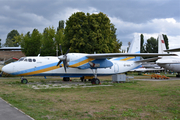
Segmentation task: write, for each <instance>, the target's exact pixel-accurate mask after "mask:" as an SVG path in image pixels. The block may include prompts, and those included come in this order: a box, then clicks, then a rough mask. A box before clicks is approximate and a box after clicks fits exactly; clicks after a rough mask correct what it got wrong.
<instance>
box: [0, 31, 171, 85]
mask: <svg viewBox="0 0 180 120" xmlns="http://www.w3.org/2000/svg"><path fill="white" fill-rule="evenodd" d="M60 50H61V54H62V55H61V56H59V57H51V56H46V57H40V56H38V57H23V58H20V59H19V61H17V62H14V63H10V64H7V65H6V66H4V67H3V68H2V71H3V72H5V73H9V74H11V75H16V76H21V82H22V83H27V82H28V81H27V79H25V78H23V77H22V76H60V77H63V80H65V81H68V80H69V78H70V77H83V76H86V77H87V76H90V77H93V76H94V78H93V79H92V80H91V82H92V83H94V84H99V83H100V80H99V79H98V78H97V76H108V75H113V74H118V73H124V72H127V71H129V70H131V69H135V68H138V67H139V66H141V62H143V61H145V62H147V61H148V60H140V57H139V56H164V55H165V56H166V55H170V54H158V53H140V35H139V34H138V35H136V36H135V39H134V40H133V42H132V44H131V47H130V49H129V53H105V54H83V53H68V52H69V50H68V51H67V52H66V54H64V55H63V52H62V48H61V46H60ZM171 55H172V54H171ZM173 55H174V54H173ZM127 56H128V57H127ZM130 56H138V57H130ZM114 57H115V58H114ZM151 59H152V58H151ZM153 59H154V58H153ZM156 59H157V58H156ZM58 61H59V62H58ZM61 62H62V63H63V64H61ZM63 67H64V68H63Z"/></svg>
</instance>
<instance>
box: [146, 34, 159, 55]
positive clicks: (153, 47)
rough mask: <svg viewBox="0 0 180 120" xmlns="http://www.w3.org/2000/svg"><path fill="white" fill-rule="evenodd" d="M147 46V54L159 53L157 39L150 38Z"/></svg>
mask: <svg viewBox="0 0 180 120" xmlns="http://www.w3.org/2000/svg"><path fill="white" fill-rule="evenodd" d="M145 46H146V49H145V52H146V53H158V41H157V40H156V39H155V38H153V37H151V38H149V39H148V40H147V43H146V45H145Z"/></svg>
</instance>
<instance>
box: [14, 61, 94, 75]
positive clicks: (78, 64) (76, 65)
mask: <svg viewBox="0 0 180 120" xmlns="http://www.w3.org/2000/svg"><path fill="white" fill-rule="evenodd" d="M92 60H94V59H92V58H88V59H86V60H83V61H81V62H78V63H76V64H73V65H70V66H68V67H79V66H81V65H83V64H85V63H88V62H89V61H92ZM61 66H62V67H63V66H64V65H63V64H61ZM58 68H59V66H52V67H48V68H45V69H42V70H37V71H33V72H28V73H23V74H19V75H17V76H26V75H34V74H39V73H43V72H47V71H50V70H54V69H58Z"/></svg>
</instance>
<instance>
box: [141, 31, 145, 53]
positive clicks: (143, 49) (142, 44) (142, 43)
mask: <svg viewBox="0 0 180 120" xmlns="http://www.w3.org/2000/svg"><path fill="white" fill-rule="evenodd" d="M140 38H141V50H140V53H145V48H144V35H143V34H141V35H140Z"/></svg>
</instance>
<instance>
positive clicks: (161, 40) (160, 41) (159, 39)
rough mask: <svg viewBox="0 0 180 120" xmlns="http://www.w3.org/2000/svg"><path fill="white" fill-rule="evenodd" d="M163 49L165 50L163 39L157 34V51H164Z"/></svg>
mask: <svg viewBox="0 0 180 120" xmlns="http://www.w3.org/2000/svg"><path fill="white" fill-rule="evenodd" d="M164 50H166V45H165V41H164V38H163V36H162V34H159V36H158V53H166V52H164Z"/></svg>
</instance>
